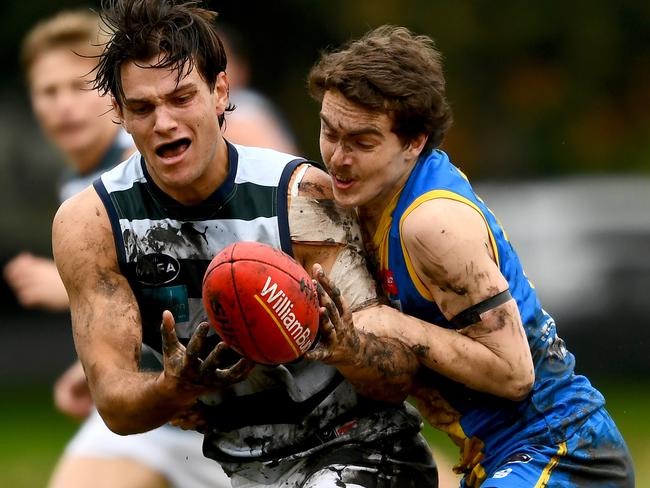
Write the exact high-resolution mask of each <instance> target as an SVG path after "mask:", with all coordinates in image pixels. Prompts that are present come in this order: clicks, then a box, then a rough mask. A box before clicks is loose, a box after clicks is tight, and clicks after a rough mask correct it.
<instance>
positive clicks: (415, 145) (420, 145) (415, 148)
mask: <svg viewBox="0 0 650 488" xmlns="http://www.w3.org/2000/svg"><path fill="white" fill-rule="evenodd" d="M427 140H429V136H428V135H427V134H419V135H417V136H416V137H414V138H413V139H411V141H410V142H409V144H408V147H407V149H406V150H407V152H408V153H409V155H410V156H411V157H413V159H417V158H419V157H420V154H421V153H422V150H423V149H424V145H425V144H426V143H427Z"/></svg>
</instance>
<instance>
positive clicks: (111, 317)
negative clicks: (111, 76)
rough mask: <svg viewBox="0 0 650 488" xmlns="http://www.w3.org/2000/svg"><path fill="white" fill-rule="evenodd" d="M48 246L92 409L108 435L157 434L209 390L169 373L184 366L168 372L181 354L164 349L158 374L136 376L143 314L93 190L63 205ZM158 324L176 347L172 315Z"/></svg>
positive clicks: (102, 207) (181, 356) (107, 221)
mask: <svg viewBox="0 0 650 488" xmlns="http://www.w3.org/2000/svg"><path fill="white" fill-rule="evenodd" d="M52 245H53V250H54V258H55V261H56V264H57V267H58V270H59V273H60V275H61V278H62V280H63V283H64V285H65V287H66V289H67V292H68V296H69V298H70V311H71V314H72V327H73V337H74V341H75V347H76V349H77V353H78V355H79V359H80V360H81V363H82V364H83V367H84V371H85V373H86V377H87V379H88V384H89V387H90V391H91V393H92V396H93V399H94V401H95V404H96V406H97V409H98V410H99V412H100V414H101V415H102V417H103V418H104V421H105V422H106V424H107V425H108V426H109V427H110V428H111V430H113V431H115V432H117V433H120V434H129V433H135V432H143V431H146V430H150V429H152V428H155V427H157V426H159V425H162V424H163V423H165V422H167V421H168V420H169V419H170V418H172V417H173V416H174V415H176V414H178V413H179V412H181V411H182V410H184V409H186V408H187V407H188V406H189V405H191V404H192V403H193V402H194V401H195V399H196V398H197V396H198V395H199V394H201V393H204V392H206V391H207V390H206V388H205V387H200V386H198V385H193V384H191V383H188V382H186V381H182V378H180V377H179V376H178V375H175V374H173V372H174V371H178V370H179V368H180V367H181V366H182V365H181V366H178V367H177V368H176V369H173V368H172V367H171V366H170V364H169V363H170V362H173V361H176V362H179V361H180V362H182V361H183V356H184V354H183V353H181V354H180V358H179V353H178V351H173V350H172V351H165V371H163V372H162V373H143V372H139V371H138V360H139V354H140V347H141V344H142V328H141V322H140V313H139V309H138V305H137V302H136V300H135V297H134V295H133V292H132V291H131V288H130V286H129V284H128V282H127V280H126V278H125V277H124V276H123V275H122V274H121V273H120V270H119V267H118V264H117V259H116V252H115V246H114V244H113V236H112V232H111V229H110V224H109V220H108V217H107V214H106V211H105V208H104V206H103V205H102V203H101V202H100V200H99V198H98V196H97V194H96V193H95V191H94V189H92V188H89V189H87V190H84V191H83V192H82V193H80V194H79V195H77V196H75V197H73V198H72V199H70V200H68V201H67V202H66V203H64V204H63V205H62V206H61V208H60V209H59V211H58V212H57V214H56V216H55V218H54V224H53V230H52ZM163 322H164V324H163V325H164V331H165V333H164V334H163V339H164V341H165V342H166V344H171V345H173V341H171V340H168V339H169V337H170V336H171V335H173V327H174V321H173V317H172V316H171V314H170V313H169V312H166V314H164V320H163ZM173 337H174V338H175V335H173ZM169 347H171V346H169ZM188 349H189V346H188ZM172 366H173V365H172Z"/></svg>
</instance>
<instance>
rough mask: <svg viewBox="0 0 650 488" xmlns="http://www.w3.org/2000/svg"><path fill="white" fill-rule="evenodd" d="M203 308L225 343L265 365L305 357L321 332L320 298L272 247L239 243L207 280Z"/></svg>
mask: <svg viewBox="0 0 650 488" xmlns="http://www.w3.org/2000/svg"><path fill="white" fill-rule="evenodd" d="M203 306H204V307H205V310H206V311H207V313H208V321H209V322H210V325H211V326H212V327H214V328H215V329H216V331H217V333H218V334H219V335H220V336H221V338H222V339H223V341H224V342H225V343H226V344H228V345H229V346H230V347H232V348H233V349H235V350H236V351H237V352H239V353H240V354H242V355H243V356H245V357H247V358H249V359H251V360H253V361H255V362H257V363H262V364H281V363H287V362H291V361H293V360H295V359H298V358H299V357H301V356H302V355H303V354H304V353H305V352H306V351H307V350H308V349H309V348H310V347H311V345H312V344H313V343H314V340H315V338H316V333H317V332H318V320H319V318H318V309H319V304H318V296H317V294H316V289H315V287H314V285H313V283H312V280H311V278H310V276H309V275H308V274H307V272H306V271H305V270H304V269H303V268H302V267H301V266H300V265H299V264H298V263H297V262H296V261H295V260H294V259H293V258H292V257H291V256H289V255H288V254H285V253H284V252H282V251H280V250H278V249H275V248H273V247H271V246H269V245H268V244H261V243H259V242H236V243H234V244H231V245H230V246H228V247H226V248H225V249H223V250H222V251H221V252H220V253H218V254H217V255H216V256H214V258H213V259H212V261H211V262H210V265H209V266H208V269H207V270H206V272H205V275H204V277H203Z"/></svg>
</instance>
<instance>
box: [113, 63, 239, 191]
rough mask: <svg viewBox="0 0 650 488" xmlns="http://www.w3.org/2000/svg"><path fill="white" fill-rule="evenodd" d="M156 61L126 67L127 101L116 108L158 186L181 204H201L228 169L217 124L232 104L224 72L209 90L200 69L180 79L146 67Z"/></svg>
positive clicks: (173, 73)
mask: <svg viewBox="0 0 650 488" xmlns="http://www.w3.org/2000/svg"><path fill="white" fill-rule="evenodd" d="M155 62H157V58H156V59H152V60H150V61H149V62H144V63H137V64H136V63H134V62H129V63H126V64H125V65H124V66H122V71H121V76H122V86H123V89H124V99H123V104H122V107H116V109H117V111H118V113H119V114H120V118H121V121H122V124H123V126H124V128H125V129H126V130H127V131H128V132H129V133H130V134H131V135H132V136H133V140H134V142H135V144H136V146H137V147H138V150H139V151H140V153H141V154H142V155H143V156H144V159H145V161H146V163H147V169H148V170H149V172H150V174H151V176H152V178H153V179H154V181H155V182H156V184H157V185H158V186H159V187H160V188H161V189H162V190H164V191H165V192H167V193H168V194H170V195H171V196H172V197H174V198H176V199H177V200H178V201H180V202H182V203H198V202H200V201H202V200H203V199H205V198H206V197H207V196H208V195H210V194H211V193H212V192H213V191H214V189H215V185H217V184H218V183H220V181H221V179H222V178H223V177H224V176H225V174H226V172H227V169H228V158H227V149H226V145H225V142H224V140H223V138H222V136H221V133H220V130H219V122H218V116H219V115H220V114H222V113H223V112H224V110H225V108H226V106H227V103H228V85H227V80H226V77H225V73H221V74H220V75H219V78H218V80H217V84H216V86H215V88H214V90H212V91H211V90H210V87H209V86H208V84H207V83H206V82H205V81H204V80H203V79H202V78H201V76H200V74H199V72H198V70H197V69H193V70H192V71H191V72H189V73H185V76H184V77H183V78H181V80H180V81H177V72H176V71H175V70H172V69H168V68H150V67H148V66H151V65H152V64H155Z"/></svg>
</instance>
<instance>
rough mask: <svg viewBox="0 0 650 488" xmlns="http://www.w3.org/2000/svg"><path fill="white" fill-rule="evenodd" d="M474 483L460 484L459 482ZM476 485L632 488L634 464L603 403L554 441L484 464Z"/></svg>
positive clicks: (487, 487) (495, 487) (494, 487)
mask: <svg viewBox="0 0 650 488" xmlns="http://www.w3.org/2000/svg"><path fill="white" fill-rule="evenodd" d="M470 486H477V485H471V484H466V481H465V480H464V481H463V482H462V483H461V487H470ZM480 486H481V488H515V487H517V488H520V487H535V488H587V487H590V488H599V487H600V488H634V466H633V463H632V457H631V456H630V452H629V450H628V448H627V446H626V444H625V441H624V440H623V437H622V436H621V434H620V432H619V431H618V429H617V427H616V424H615V423H614V421H613V420H612V418H611V417H610V416H609V414H608V413H607V411H606V410H605V409H603V408H601V409H600V410H598V411H597V412H595V413H594V414H593V415H592V416H591V417H590V418H589V419H588V420H587V421H586V422H585V423H584V424H583V425H582V426H581V428H580V429H578V431H577V432H576V433H575V434H574V435H573V436H571V437H569V438H568V439H567V440H566V441H564V442H562V443H561V444H559V445H530V446H526V447H524V448H521V449H518V450H516V451H515V452H513V453H511V454H510V455H509V456H508V457H507V459H506V461H505V462H503V463H501V464H500V465H499V466H496V467H493V468H491V469H490V471H489V472H488V475H487V479H485V481H484V482H483V484H481V485H480Z"/></svg>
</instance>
